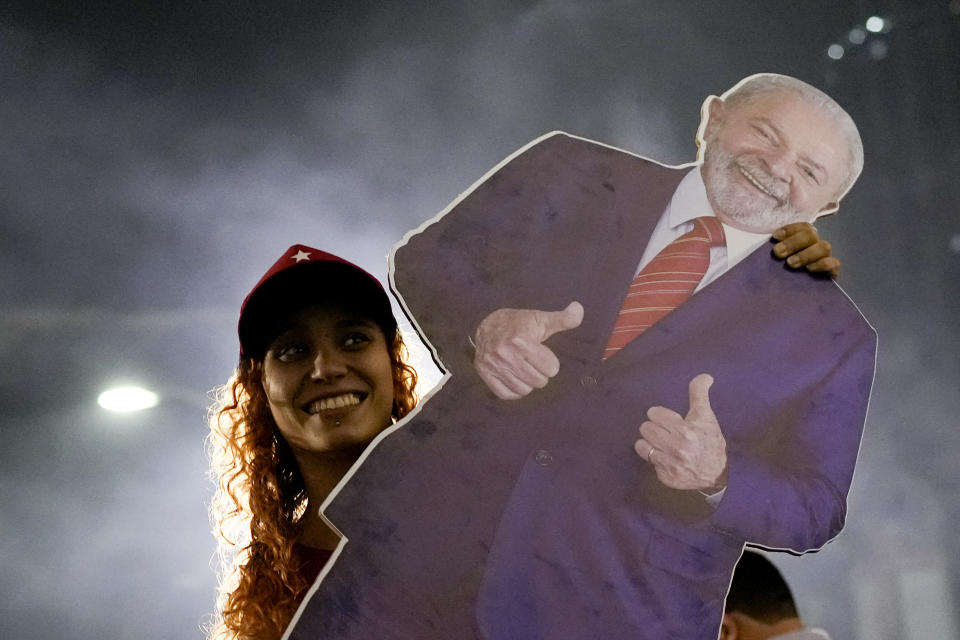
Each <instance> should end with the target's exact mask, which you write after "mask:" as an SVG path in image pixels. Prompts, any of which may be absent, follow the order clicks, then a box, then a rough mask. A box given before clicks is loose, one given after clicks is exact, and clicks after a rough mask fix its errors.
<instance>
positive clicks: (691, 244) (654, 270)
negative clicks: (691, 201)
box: [603, 217, 725, 359]
mask: <svg viewBox="0 0 960 640" xmlns="http://www.w3.org/2000/svg"><path fill="white" fill-rule="evenodd" d="M724 241H725V240H724V235H723V226H722V225H721V224H720V221H719V220H717V219H716V218H712V217H703V218H695V219H694V221H693V229H692V230H691V231H689V232H687V233H685V234H683V235H682V236H680V237H679V238H677V239H676V240H674V241H673V242H671V243H670V244H668V245H667V246H666V247H664V248H663V250H662V251H660V253H658V254H657V255H656V256H654V258H653V260H651V261H650V262H649V263H648V264H647V266H645V267H644V268H643V269H642V270H641V271H640V273H638V274H637V277H636V278H634V279H633V282H632V283H630V288H629V289H628V290H627V297H626V298H625V299H624V301H623V307H622V308H621V309H620V315H618V316H617V321H616V322H615V323H614V325H613V333H611V334H610V339H609V340H608V341H607V348H606V349H605V350H604V352H603V357H604V358H605V359H606V358H609V357H610V356H612V355H613V354H615V353H616V352H617V351H619V350H620V349H623V348H624V347H625V346H627V344H629V342H630V341H631V340H633V339H634V338H636V337H637V336H639V335H640V334H641V333H643V332H644V331H646V330H647V329H649V328H650V327H652V326H653V325H654V324H656V323H657V322H658V321H659V320H660V319H661V318H663V317H664V316H665V315H667V314H668V313H670V312H671V311H673V310H674V309H676V308H677V307H679V306H680V305H681V304H683V303H684V302H685V301H686V299H687V298H689V297H690V296H691V295H693V290H694V289H696V288H697V285H698V284H700V281H701V280H702V279H703V274H705V273H706V272H707V267H708V266H709V265H710V247H714V246H720V245H722V244H723V243H724Z"/></svg>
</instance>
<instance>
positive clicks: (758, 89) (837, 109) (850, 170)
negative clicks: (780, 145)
mask: <svg viewBox="0 0 960 640" xmlns="http://www.w3.org/2000/svg"><path fill="white" fill-rule="evenodd" d="M784 92H790V93H793V94H794V95H796V96H798V97H800V98H801V99H803V100H804V101H806V102H807V103H808V104H810V105H812V106H813V107H815V108H817V109H820V110H821V111H823V112H824V113H825V114H827V115H828V116H830V118H831V119H832V120H833V121H834V122H835V123H836V125H837V126H838V127H839V128H840V131H841V132H842V133H843V137H844V139H845V141H846V143H847V156H848V160H849V162H848V164H847V174H846V175H845V176H844V179H843V181H842V182H841V185H840V190H839V192H838V193H837V200H839V199H840V198H841V197H843V196H844V194H846V193H847V191H849V190H850V187H852V186H853V183H855V182H856V181H857V178H858V177H860V172H861V171H863V141H862V140H861V139H860V132H859V131H858V130H857V125H856V124H855V123H854V122H853V118H851V117H850V114H848V113H847V112H846V111H844V110H843V107H841V106H840V105H839V104H837V102H836V101H835V100H834V99H833V98H831V97H830V96H828V95H827V94H825V93H824V92H823V91H821V90H820V89H817V88H816V87H814V86H811V85H809V84H807V83H806V82H803V81H802V80H797V79H796V78H792V77H790V76H784V75H780V74H778V73H757V74H755V75H752V76H747V77H746V78H744V79H743V80H741V81H740V82H738V83H737V84H735V85H734V86H733V87H731V88H730V89H728V90H727V91H726V92H724V94H723V95H722V96H720V98H721V100H723V104H724V106H725V107H728V108H737V107H738V106H743V105H745V104H748V103H750V102H753V101H755V100H756V99H757V98H758V97H760V96H764V95H768V94H770V93H784Z"/></svg>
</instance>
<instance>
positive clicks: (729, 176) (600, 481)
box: [290, 74, 876, 640]
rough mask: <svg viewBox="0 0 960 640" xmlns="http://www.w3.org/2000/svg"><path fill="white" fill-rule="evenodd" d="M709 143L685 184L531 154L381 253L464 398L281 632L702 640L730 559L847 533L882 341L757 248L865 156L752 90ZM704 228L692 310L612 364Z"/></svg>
mask: <svg viewBox="0 0 960 640" xmlns="http://www.w3.org/2000/svg"><path fill="white" fill-rule="evenodd" d="M708 115H709V118H708V117H707V116H708ZM699 137H700V138H701V139H702V140H703V141H704V142H705V143H706V145H705V148H703V147H701V152H702V158H703V163H702V165H694V166H692V167H691V166H687V167H678V168H674V167H664V166H662V165H658V164H656V163H654V162H651V161H649V160H646V159H643V158H638V157H636V156H633V155H630V154H627V153H624V152H621V151H618V150H615V149H611V148H609V147H605V146H602V145H598V144H596V143H593V142H590V141H586V140H582V139H578V138H573V137H570V136H567V135H565V134H553V135H550V136H546V137H544V138H542V139H540V140H538V141H536V142H535V143H534V144H531V145H529V146H528V147H526V148H525V149H523V150H521V152H519V153H518V154H516V155H515V156H513V157H512V158H510V159H508V161H507V162H506V163H504V164H503V165H501V166H500V167H498V168H497V169H496V170H495V171H494V172H493V173H492V174H491V175H489V177H488V178H487V179H485V180H483V181H482V182H481V183H478V185H475V186H474V188H473V189H472V190H471V191H470V192H468V193H467V194H466V195H464V196H462V197H461V199H460V200H458V201H457V202H456V203H454V205H452V207H451V208H450V209H449V210H448V211H447V212H446V213H445V214H444V215H442V216H441V217H439V218H438V219H437V220H435V221H434V222H433V223H432V224H429V225H427V226H425V227H423V228H422V229H420V230H419V232H418V233H415V234H413V235H411V236H409V237H408V238H407V239H406V241H405V243H404V244H402V245H401V246H399V247H398V248H397V249H396V251H395V254H394V256H393V261H394V273H393V274H392V276H393V283H394V286H395V288H396V289H397V290H398V292H399V295H400V297H401V300H402V303H403V304H404V306H405V310H406V311H408V315H410V316H411V318H412V319H413V320H414V321H415V322H416V324H417V325H418V327H419V330H420V331H421V334H422V335H424V336H425V337H426V338H427V339H428V340H429V342H430V344H431V346H432V347H433V349H434V350H435V352H436V354H437V355H438V356H439V358H440V360H441V361H442V362H443V363H444V366H445V367H446V368H447V370H448V371H450V372H452V374H453V375H452V376H451V377H449V378H448V379H446V380H445V383H444V385H443V387H442V388H441V389H440V390H439V391H438V392H437V393H436V394H435V395H434V396H433V397H432V398H430V399H429V401H427V402H426V403H425V404H424V405H423V406H422V408H421V409H420V410H419V412H418V413H417V414H416V415H414V416H413V417H412V418H411V419H410V420H409V421H408V422H406V423H405V424H404V425H402V427H401V428H399V429H397V430H396V431H395V432H394V433H392V434H391V435H390V436H388V437H386V438H385V439H383V440H382V441H381V442H380V443H379V444H378V445H377V446H376V447H375V448H374V449H373V450H372V451H371V452H370V453H369V459H368V460H367V461H366V462H365V463H364V466H363V467H361V468H360V469H359V470H358V471H357V472H356V473H355V474H354V475H353V477H352V478H351V480H350V482H349V483H347V484H346V485H345V487H344V488H343V489H342V491H340V492H339V494H338V495H337V496H336V497H335V499H334V502H333V503H332V504H331V505H330V507H329V508H327V509H326V510H325V513H326V515H327V516H328V517H329V518H330V520H331V521H332V522H334V523H335V524H336V525H337V526H339V527H340V528H341V529H342V530H343V532H344V534H345V535H346V536H347V537H348V538H349V542H348V543H347V544H346V546H345V547H342V556H341V557H339V558H337V559H336V561H335V563H334V564H333V565H332V568H330V569H329V570H328V572H327V574H325V575H323V576H321V583H320V584H319V588H318V590H317V592H316V595H315V597H313V598H312V599H311V600H310V601H309V602H308V603H307V604H306V605H305V606H304V607H302V611H301V612H300V616H299V620H300V622H299V624H298V626H297V627H296V628H295V629H294V631H293V632H292V634H291V635H290V637H293V638H310V637H313V636H312V635H311V630H315V631H316V632H317V633H321V632H322V633H326V634H331V633H332V635H333V637H341V638H418V639H421V638H472V637H478V638H496V639H506V638H518V639H520V638H522V639H529V638H550V639H551V640H558V639H559V640H563V639H566V638H570V639H575V638H649V639H662V638H704V639H707V638H709V639H711V640H712V639H715V638H716V636H717V632H718V628H719V625H720V620H721V617H722V614H723V599H724V595H725V593H726V588H727V585H728V584H729V580H730V574H731V571H732V569H733V566H734V564H735V563H736V561H737V558H738V557H739V555H740V552H741V550H742V548H743V544H744V542H746V541H751V542H755V543H758V544H762V545H765V546H768V547H776V548H788V549H792V550H795V551H798V552H800V551H805V550H809V549H813V548H817V547H819V546H821V545H823V544H824V543H825V542H827V541H828V540H829V539H830V538H832V537H833V536H835V535H836V534H837V533H838V532H839V530H840V528H841V527H842V525H843V519H844V515H845V509H846V494H847V490H848V488H849V485H850V481H851V478H852V474H853V467H854V463H855V461H856V455H857V450H858V447H859V442H860V434H861V430H862V426H863V419H864V414H865V411H866V403H867V398H868V395H869V390H870V386H871V382H872V376H873V362H874V354H875V346H876V336H875V333H874V332H873V330H872V329H871V328H870V327H869V325H867V324H866V322H865V321H864V320H863V318H862V316H861V315H860V314H859V312H858V311H857V309H856V308H855V307H854V306H853V304H852V303H851V302H850V301H849V299H848V298H847V297H846V296H845V294H844V293H843V292H842V291H841V290H840V289H839V288H838V287H837V286H836V285H835V284H834V283H833V282H832V281H830V280H827V279H818V278H814V277H810V276H805V275H798V274H792V273H789V272H788V271H787V270H785V269H784V268H783V267H782V265H781V264H780V263H779V262H777V261H775V260H773V259H772V258H771V256H770V252H769V250H768V249H766V248H765V247H762V246H761V245H763V244H764V242H765V241H766V239H767V238H768V235H767V234H769V233H770V232H771V231H772V230H773V229H775V228H777V227H779V226H781V225H783V224H785V223H790V222H800V221H806V222H809V221H812V220H813V219H815V218H816V217H818V216H819V215H823V214H825V213H828V212H831V211H833V210H835V209H836V207H837V203H838V201H839V200H840V198H841V197H842V195H843V194H844V193H845V192H846V191H847V190H848V189H849V187H850V186H851V185H852V184H853V182H854V181H855V180H856V177H857V176H858V174H859V172H860V168H861V167H862V147H861V144H860V139H859V134H858V133H857V131H856V127H855V126H854V124H853V122H852V121H851V120H850V118H849V116H848V115H847V114H846V113H845V112H844V111H843V110H842V109H841V108H840V107H839V106H837V105H836V103H834V102H833V101H832V100H831V99H830V98H829V97H827V96H826V95H825V94H823V93H821V92H819V91H818V90H816V89H814V88H813V87H810V86H809V85H806V84H804V83H802V82H800V81H798V80H795V79H793V78H789V77H785V76H778V75H772V74H763V75H758V76H751V77H750V78H747V79H745V80H744V81H742V82H741V83H739V84H738V85H737V86H736V87H734V88H733V89H731V90H730V91H729V92H727V93H726V94H725V95H724V97H723V99H718V98H716V97H711V98H710V99H708V100H707V102H706V103H705V108H704V121H703V122H702V123H701V129H700V132H699ZM701 218H714V220H713V221H709V224H706V223H703V222H702V221H699V220H698V219H701ZM717 220H719V222H721V223H722V226H720V225H715V224H714V222H716V221H717ZM701 226H705V227H706V231H705V232H704V234H702V235H701V236H699V237H700V238H706V242H707V243H708V244H710V246H709V247H707V249H708V250H707V251H706V252H704V251H703V250H702V249H703V247H701V249H699V250H698V252H699V254H700V255H699V257H698V258H697V261H698V263H699V267H698V269H702V270H701V271H700V272H699V273H696V275H695V276H693V277H692V280H693V282H692V286H690V285H691V283H690V282H687V283H686V284H685V285H684V286H685V287H688V288H689V289H692V290H694V291H695V293H694V294H693V295H692V296H691V295H690V294H691V291H689V290H688V291H686V292H685V293H684V294H683V296H685V297H686V296H689V297H686V299H682V300H680V301H679V302H676V301H674V302H675V305H674V306H675V308H672V307H671V308H668V309H666V311H665V313H660V316H659V317H655V318H654V319H653V320H652V321H650V320H649V318H647V319H646V320H645V323H646V325H648V326H644V327H643V330H642V331H635V330H634V329H635V327H632V326H630V325H631V324H644V322H630V323H627V324H628V331H629V332H630V333H629V334H628V335H626V336H621V337H620V342H619V343H617V344H614V342H613V338H612V337H611V336H612V335H616V333H617V330H618V328H619V327H618V324H617V323H618V318H620V317H622V316H623V315H624V313H622V312H626V313H628V314H629V313H632V311H633V309H632V307H635V306H637V305H629V304H625V300H627V301H629V299H630V295H629V294H630V293H631V292H632V291H633V288H634V286H635V285H636V283H637V282H636V281H637V279H638V278H637V277H638V276H639V279H640V280H643V279H644V277H645V272H644V269H647V268H648V267H649V266H650V265H651V264H654V265H655V264H658V260H660V259H661V255H662V253H663V252H664V251H666V253H668V254H669V253H671V251H673V250H674V249H675V248H676V246H678V245H677V243H674V241H675V240H678V239H679V240H680V242H679V244H680V245H682V244H683V243H684V242H687V240H685V238H689V237H690V236H689V235H688V234H689V233H691V232H696V233H699V231H697V229H698V228H699V227H701ZM718 226H720V228H721V229H722V234H721V237H720V240H719V242H716V246H713V244H712V242H713V241H715V240H717V232H716V228H717V227H718ZM696 233H695V234H694V235H696ZM697 242H698V243H702V242H703V240H698V241H697ZM671 247H673V248H674V249H671ZM681 253H686V251H685V250H684V251H681ZM704 254H705V255H706V258H705V257H704ZM684 259H686V257H684ZM704 263H705V264H704ZM689 269H690V267H688V266H686V264H685V263H684V264H683V265H682V268H681V269H680V271H685V273H686V274H687V275H689V273H690V272H689ZM704 271H705V274H704ZM667 272H669V269H667V270H666V271H664V270H662V269H661V270H660V273H661V274H662V273H667ZM654 279H656V278H654ZM660 279H663V278H660ZM666 279H667V280H670V279H671V278H669V277H668V278H666ZM687 279H688V280H690V279H691V278H687ZM681 288H682V287H681ZM641 290H643V291H644V295H646V290H645V289H643V287H641ZM661 293H662V292H656V295H661ZM668 293H669V292H668ZM571 301H574V302H571ZM640 306H644V305H640ZM648 306H652V307H653V308H654V313H655V314H656V313H657V311H656V309H660V311H661V312H662V311H663V309H662V308H661V305H660V303H656V304H653V305H648ZM556 309H563V311H560V312H556V311H552V310H556ZM474 328H476V331H474ZM470 334H473V340H474V342H475V345H476V350H475V351H474V349H473V346H472V345H470V344H469V343H468V340H467V336H469V335H470ZM624 337H625V338H626V339H625V340H624V339H623V338H624ZM548 340H549V342H547V341H548ZM545 343H546V344H545ZM611 345H614V346H613V347H611ZM474 372H476V373H477V374H479V378H480V379H481V380H482V381H483V382H484V383H485V384H480V383H479V382H478V378H477V376H476V375H474ZM702 374H710V375H702ZM711 376H712V377H711ZM711 383H712V385H713V386H712V387H711ZM538 387H539V388H538ZM488 388H489V390H488ZM535 388H537V389H536V391H533V390H534V389H535ZM491 391H492V392H493V394H494V395H495V396H497V397H491V393H490V392H491ZM687 409H689V410H687ZM683 412H685V413H683ZM638 428H639V433H638ZM631 444H634V445H635V449H632V448H631V446H630V445H631Z"/></svg>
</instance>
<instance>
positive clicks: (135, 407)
mask: <svg viewBox="0 0 960 640" xmlns="http://www.w3.org/2000/svg"><path fill="white" fill-rule="evenodd" d="M159 401H160V398H159V397H158V396H157V394H155V393H154V392H152V391H148V390H147V389H144V388H142V387H133V386H131V387H114V388H113V389H107V390H106V391H104V392H103V393H101V394H100V395H99V396H98V397H97V404H99V405H100V406H101V407H103V408H104V409H106V410H107V411H114V412H117V413H130V412H132V411H142V410H144V409H149V408H150V407H155V406H157V403H158V402H159Z"/></svg>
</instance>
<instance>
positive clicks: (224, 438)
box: [208, 330, 417, 640]
mask: <svg viewBox="0 0 960 640" xmlns="http://www.w3.org/2000/svg"><path fill="white" fill-rule="evenodd" d="M389 342H390V344H389V347H388V350H389V353H390V362H391V366H392V371H393V387H394V399H393V411H392V417H393V419H394V420H399V419H400V418H402V417H403V416H405V415H406V414H407V413H409V412H410V411H411V410H412V409H413V408H414V406H416V402H417V397H416V394H415V392H414V387H415V386H416V383H417V374H416V371H415V370H414V369H413V367H411V366H410V365H409V364H407V363H406V360H407V357H408V356H407V350H406V346H405V345H404V343H403V339H402V337H401V336H400V332H399V330H396V331H394V334H393V336H392V338H391V339H390V340H389ZM262 381H263V362H262V361H261V360H254V359H251V358H243V359H241V361H240V364H239V366H238V367H237V371H236V373H235V374H234V376H233V377H232V378H231V380H230V381H228V382H227V384H225V385H223V386H222V387H220V388H219V389H217V390H216V402H215V404H214V406H213V407H212V408H211V416H210V435H209V438H208V452H209V455H210V460H211V474H212V475H214V476H215V477H216V483H217V490H216V493H215V495H214V498H213V502H212V504H211V506H210V515H211V520H212V521H213V523H214V525H215V532H214V533H215V535H216V536H217V538H218V541H219V554H220V563H221V572H222V573H221V577H220V587H219V595H218V598H217V610H218V616H217V619H216V621H215V623H214V624H213V626H212V628H211V629H210V633H209V638H210V639H211V640H213V639H216V640H227V639H230V640H239V639H241V638H242V639H256V640H276V639H277V638H280V636H281V635H282V634H283V631H284V629H285V628H286V626H287V624H288V623H289V621H290V619H291V618H292V617H293V614H294V612H295V611H296V609H297V607H298V606H299V604H300V600H301V598H302V597H303V595H304V593H305V591H306V590H307V588H308V587H309V586H310V585H309V584H307V583H306V581H305V580H304V578H303V577H302V576H301V575H300V574H299V573H298V571H297V570H298V568H299V567H300V566H301V565H302V564H303V563H304V561H305V559H304V558H301V557H299V556H298V554H297V550H296V547H295V546H294V543H295V542H296V541H297V539H298V538H299V537H300V534H301V528H302V526H301V516H302V515H303V513H304V511H305V510H306V508H307V492H306V487H305V485H304V482H303V477H302V476H301V475H300V470H299V467H298V466H297V462H296V459H295V458H294V456H293V452H292V451H291V449H290V447H289V446H288V445H287V442H286V440H284V439H283V437H282V436H281V435H280V431H279V430H278V429H277V425H276V422H274V419H273V415H272V414H271V413H270V408H269V405H268V404H267V397H266V393H265V392H264V389H263V384H262ZM384 426H385V427H386V426H387V425H384Z"/></svg>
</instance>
